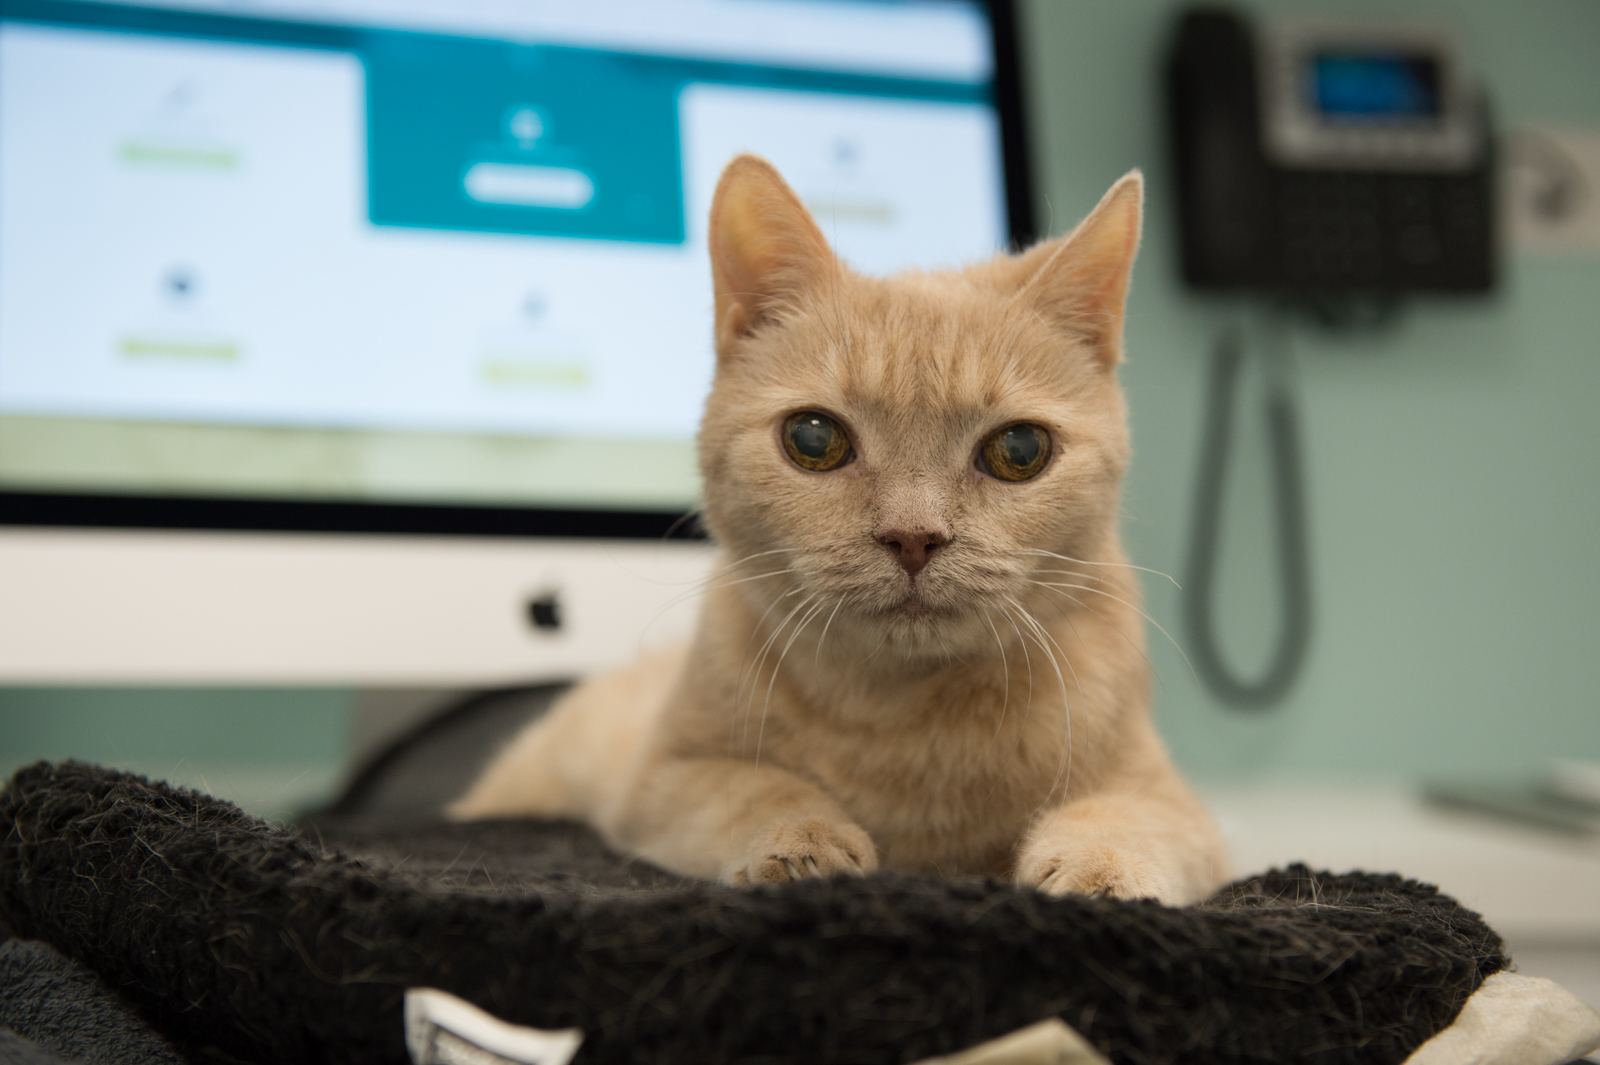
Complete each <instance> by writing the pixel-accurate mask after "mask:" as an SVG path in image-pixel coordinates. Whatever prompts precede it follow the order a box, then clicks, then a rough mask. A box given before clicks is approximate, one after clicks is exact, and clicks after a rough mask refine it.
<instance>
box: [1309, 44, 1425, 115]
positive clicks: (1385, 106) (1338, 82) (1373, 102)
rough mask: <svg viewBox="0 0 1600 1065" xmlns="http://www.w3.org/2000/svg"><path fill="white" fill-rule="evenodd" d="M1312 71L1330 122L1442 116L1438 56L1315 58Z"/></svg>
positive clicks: (1332, 54)
mask: <svg viewBox="0 0 1600 1065" xmlns="http://www.w3.org/2000/svg"><path fill="white" fill-rule="evenodd" d="M1310 67H1311V71H1310V73H1311V82H1312V97H1313V99H1314V100H1315V101H1316V106H1317V110H1318V111H1319V112H1320V113H1321V114H1322V115H1323V116H1324V117H1326V118H1332V119H1342V120H1361V119H1408V118H1409V119H1427V118H1436V117H1438V115H1439V103H1440V101H1439V62H1438V60H1437V59H1435V58H1434V57H1432V56H1426V55H1402V54H1397V53H1392V52H1387V53H1374V52H1354V51H1324V52H1318V53H1316V54H1315V55H1314V56H1312V58H1311V63H1310Z"/></svg>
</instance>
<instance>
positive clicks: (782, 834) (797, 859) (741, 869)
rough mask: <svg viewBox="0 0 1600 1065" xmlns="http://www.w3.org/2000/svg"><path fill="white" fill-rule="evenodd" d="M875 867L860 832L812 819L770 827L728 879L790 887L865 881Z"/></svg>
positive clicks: (874, 852)
mask: <svg viewBox="0 0 1600 1065" xmlns="http://www.w3.org/2000/svg"><path fill="white" fill-rule="evenodd" d="M877 867H878V852H877V848H875V847H874V846H873V845H872V840H871V839H870V838H869V837H868V836H867V834H866V833H865V832H864V831H862V830H861V828H860V827H858V826H856V825H852V824H849V823H845V824H833V823H831V822H828V821H824V820H822V819H821V818H815V817H808V818H799V819H796V820H793V821H781V820H780V821H774V822H772V823H771V824H769V825H767V826H766V827H765V828H763V829H762V830H761V832H759V833H758V834H757V836H756V838H755V840H753V841H752V842H751V844H750V849H749V851H747V852H746V854H745V857H744V858H743V859H742V860H739V861H736V862H734V863H733V864H732V866H731V867H730V868H729V869H727V870H726V871H725V876H724V879H726V880H729V881H731V882H733V883H735V884H786V883H788V882H789V881H791V880H807V879H814V878H816V879H820V878H826V877H831V876H840V875H849V876H863V875H865V874H867V873H870V872H872V871H873V870H874V869H876V868H877Z"/></svg>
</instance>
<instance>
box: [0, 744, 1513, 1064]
mask: <svg viewBox="0 0 1600 1065" xmlns="http://www.w3.org/2000/svg"><path fill="white" fill-rule="evenodd" d="M0 841H3V842H0V919H3V921H5V922H9V924H10V925H11V927H12V929H13V931H14V933H15V934H16V935H17V936H20V937H26V938H29V939H34V940H42V941H44V942H46V943H49V944H51V945H53V946H54V947H55V948H57V949H59V951H61V952H62V953H63V954H65V955H67V956H69V957H70V958H72V959H75V960H76V961H77V962H79V963H81V964H82V965H84V966H87V967H88V968H89V969H92V970H93V971H94V972H96V973H98V975H99V977H100V978H101V979H103V980H104V981H105V982H106V983H107V984H108V985H110V986H111V987H113V988H115V989H117V991H119V992H120V994H121V995H122V996H123V997H124V998H125V999H126V1000H127V1001H128V1002H130V1003H132V1004H133V1005H134V1006H135V1007H136V1008H137V1009H138V1010H139V1011H141V1012H142V1013H143V1015H144V1016H145V1017H147V1018H148V1019H149V1020H150V1021H151V1022H152V1023H153V1024H154V1026H155V1028H156V1029H157V1030H158V1031H159V1032H160V1033H161V1034H162V1035H163V1036H164V1037H165V1038H167V1039H169V1040H171V1042H172V1044H174V1045H176V1046H177V1047H178V1048H179V1049H180V1050H181V1051H182V1052H183V1053H184V1055H185V1056H186V1057H188V1058H189V1059H191V1060H202V1059H210V1060H237V1061H244V1062H282V1061H296V1062H341V1063H364V1062H372V1063H379V1062H382V1063H400V1062H404V1061H406V1060H407V1056H406V1049H405V1045H404V1037H403V1032H402V1023H401V1008H402V998H403V995H404V992H405V990H406V989H407V988H410V987H416V986H429V987H435V988H439V989H442V990H444V991H447V992H450V993H451V994H454V995H458V996H460V997H461V998H464V999H466V1000H468V1001H470V1002H472V1003H475V1004H477V1005H478V1006H480V1007H482V1008H484V1009H486V1010H488V1011H490V1012H491V1013H493V1014H495V1015H496V1016H498V1017H500V1018H502V1019H504V1020H507V1021H511V1022H514V1023H517V1024H525V1025H532V1026H536V1027H539V1028H579V1029H582V1030H583V1031H584V1032H585V1033H586V1038H585V1040H584V1042H583V1045H582V1048H581V1049H580V1051H579V1055H578V1058H577V1059H576V1060H577V1062H579V1063H585V1065H587V1063H601V1062H696V1063H707V1065H709V1063H716V1062H733V1061H743V1062H753V1061H760V1062H771V1063H780V1062H795V1063H800V1062H806V1063H823V1062H839V1063H844V1062H851V1063H878V1062H882V1063H885V1065H888V1063H903V1062H912V1061H917V1060H919V1059H922V1058H925V1057H928V1056H931V1055H935V1054H945V1053H950V1052H953V1051H956V1050H959V1049H962V1048H964V1047H969V1046H972V1045H975V1044H977V1043H980V1042H982V1041H984V1040H987V1039H991V1038H994V1037H996V1036H1000V1035H1003V1034H1005V1033H1007V1032H1011V1031H1013V1030H1015V1029H1018V1028H1021V1027H1023V1026H1025V1025H1028V1024H1031V1023H1033V1022H1036V1021H1039V1020H1040V1019H1042V1018H1047V1017H1060V1018H1061V1019H1063V1020H1065V1021H1066V1022H1067V1023H1068V1024H1070V1025H1071V1026H1073V1027H1074V1028H1076V1029H1077V1030H1078V1031H1079V1032H1080V1033H1082V1034H1083V1035H1084V1036H1085V1037H1087V1039H1088V1040H1089V1041H1090V1042H1091V1043H1093V1044H1094V1045H1095V1046H1096V1047H1097V1048H1098V1049H1099V1050H1100V1051H1101V1052H1102V1053H1104V1054H1105V1055H1106V1056H1107V1057H1108V1058H1110V1060H1111V1061H1113V1062H1116V1063H1119V1065H1120V1063H1127V1065H1136V1063H1137V1065H1146V1063H1150V1065H1154V1063H1164V1062H1180V1061H1181V1062H1184V1063H1185V1065H1203V1063H1208V1062H1263V1063H1264V1062H1281V1061H1291V1060H1293V1061H1309V1062H1318V1063H1335V1062H1340V1063H1343V1062H1352V1063H1353V1062H1371V1063H1378V1062H1401V1061H1403V1060H1404V1059H1405V1058H1406V1056H1407V1055H1408V1054H1409V1053H1410V1052H1411V1051H1412V1050H1414V1049H1415V1048H1416V1047H1417V1046H1419V1045H1420V1044H1421V1043H1423V1042H1424V1041H1425V1040H1427V1039H1428V1038H1429V1037H1430V1036H1431V1035H1433V1034H1434V1033H1435V1032H1437V1031H1439V1030H1441V1029H1443V1028H1445V1027H1446V1026H1448V1025H1449V1024H1450V1023H1451V1021H1452V1020H1453V1019H1454V1018H1455V1017H1456V1015H1457V1014H1458V1012H1460V1010H1461V1007H1462V1004H1463V1003H1464V1002H1465V1001H1466V999H1467V997H1468V996H1469V995H1470V994H1471V993H1472V992H1473V991H1474V990H1476V989H1477V988H1478V986H1479V985H1480V984H1481V983H1482V982H1483V981H1484V980H1485V978H1486V977H1488V976H1489V975H1490V974H1492V973H1495V972H1497V971H1499V970H1501V969H1502V968H1504V967H1505V965H1506V958H1505V955H1504V952H1503V947H1502V944H1501V941H1500V939H1499V937H1498V936H1496V935H1495V933H1494V932H1493V931H1491V930H1490V929H1489V928H1488V927H1487V926H1486V925H1485V924H1484V923H1483V921H1482V920H1481V919H1480V918H1479V917H1478V916H1477V915H1476V914H1474V913H1472V912H1470V911H1468V910H1466V909H1464V908H1463V907H1461V906H1460V905H1458V904H1457V903H1456V902H1455V901H1453V900H1452V899H1450V898H1448V897H1446V896H1444V895H1442V894H1440V893H1439V892H1438V891H1436V890H1435V889H1433V888H1431V887H1428V886H1425V885H1422V884H1418V883H1415V882H1412V881H1407V880H1403V879H1401V878H1400V877H1397V876H1377V875H1368V874H1360V873H1351V874H1345V875H1330V874H1325V873H1312V872H1311V871H1309V870H1307V869H1305V868H1303V867H1292V868H1290V869H1287V870H1283V871H1278V872H1272V873H1268V874H1266V875H1264V876H1260V877H1256V878H1253V879H1249V880H1245V881H1241V882H1239V883H1236V884H1233V885H1230V886H1229V887H1227V888H1225V889H1223V890H1222V891H1221V892H1219V893H1218V894H1217V895H1216V896H1215V897H1213V898H1212V899H1210V900H1208V901H1207V902H1205V903H1203V904H1201V905H1198V906H1192V907H1187V908H1181V909H1176V908H1167V907H1163V906H1160V905H1158V904H1156V903H1154V902H1149V901H1135V902H1130V901H1121V900H1112V899H1092V898H1080V897H1068V898H1050V897H1047V896H1044V895H1041V894H1038V893H1036V892H1032V891H1027V890H1020V889H1017V888H1014V887H1012V886H1009V885H1006V884H1003V883H997V882H994V881H984V880H935V879H927V878H919V877H912V876H902V875H880V876H874V877H870V878H866V879H855V880H836V881H831V882H822V881H805V882H801V883H796V884H790V885H786V886H783V887H777V888H751V889H735V888H729V887H723V886H719V885H713V884H705V883H699V882H689V881H685V880H682V879H680V878H677V877H674V876H671V875H670V874H667V873H664V872H662V871H660V870H657V869H654V868H652V867H650V866H648V865H645V864H642V863H639V862H637V861H629V860H627V859H624V858H620V857H618V856H616V855H613V854H611V853H609V852H608V851H606V849H605V848H604V847H603V846H602V845H601V844H600V843H599V841H598V840H597V839H596V838H595V837H594V835H593V834H592V833H591V832H590V831H589V830H588V829H586V828H583V827H581V826H577V825H571V824H536V823H510V822H506V823H489V824H482V825H471V826H457V825H443V824H438V823H435V824H431V825H423V826H409V827H403V828H396V827H393V826H388V827H385V826H379V825H374V824H371V823H366V824H363V823H357V822H350V821H343V822H338V821H335V822H329V823H327V824H325V825H323V826H322V827H321V829H320V835H317V834H315V833H313V834H310V835H302V834H297V833H295V832H293V831H289V830H287V829H284V828H281V827H274V826H270V825H268V824H265V823H263V822H261V821H258V820H256V819H254V818H252V817H250V816H248V815H246V814H244V813H243V812H241V811H240V810H238V809H237V808H236V807H234V806H232V805H230V804H228V803H225V802H222V801H219V800H216V799H213V798H210V797H208V796H204V795H200V794H196V793H194V792H190V791H185V790H181V789H177V788H172V787H168V786H166V785H163V784H153V783H150V782H148V781H146V780H144V779H142V778H139V777H134V776H129V775H126V774H122V773H118V772H114V771H111V770H107V769H101V768H97V767H93V766H88V765H83V764H78V763H70V762H69V763H64V764H61V765H49V764H45V763H40V764H38V765H35V766H32V767H30V768H27V769H24V770H22V771H20V772H19V773H17V774H16V776H15V777H14V778H13V779H12V781H11V782H10V784H9V785H8V786H7V787H6V789H5V790H4V792H3V793H0Z"/></svg>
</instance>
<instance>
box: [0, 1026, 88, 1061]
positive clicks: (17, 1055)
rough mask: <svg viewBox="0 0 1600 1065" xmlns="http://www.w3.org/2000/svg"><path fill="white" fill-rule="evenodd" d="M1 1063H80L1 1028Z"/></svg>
mask: <svg viewBox="0 0 1600 1065" xmlns="http://www.w3.org/2000/svg"><path fill="white" fill-rule="evenodd" d="M0 1065H78V1063H77V1062H69V1061H67V1060H66V1059H65V1058H61V1057H57V1056H56V1055H55V1054H52V1053H50V1051H48V1050H46V1049H45V1048H44V1047H42V1046H40V1045H39V1044H38V1043H35V1042H34V1041H33V1040H31V1039H24V1038H22V1037H21V1036H20V1035H17V1034H16V1033H15V1032H8V1031H6V1030H5V1029H4V1028H0Z"/></svg>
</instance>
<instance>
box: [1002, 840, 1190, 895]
mask: <svg viewBox="0 0 1600 1065" xmlns="http://www.w3.org/2000/svg"><path fill="white" fill-rule="evenodd" d="M1016 881H1017V883H1019V884H1022V885H1024V886H1026V887H1034V888H1038V889H1039V890H1040V891H1043V892H1045V893H1046V894H1048V895H1108V896H1111V897H1113V898H1119V899H1150V898H1154V899H1171V898H1172V897H1173V896H1174V885H1173V883H1172V877H1171V876H1170V875H1169V874H1168V872H1167V871H1166V870H1164V869H1162V868H1161V867H1160V866H1159V865H1158V864H1157V863H1156V862H1153V861H1151V860H1150V859H1149V858H1146V857H1143V856H1140V855H1134V854H1128V853H1125V852H1122V851H1118V850H1117V849H1116V848H1114V847H1109V846H1106V845H1104V844H1082V843H1080V844H1077V845H1074V846H1069V847H1063V848H1060V849H1053V850H1042V851H1036V852H1035V853H1033V854H1030V855H1025V856H1024V857H1023V859H1022V860H1021V861H1020V862H1018V863H1017V872H1016Z"/></svg>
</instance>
